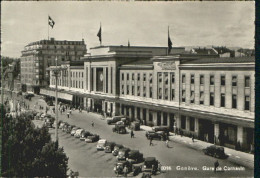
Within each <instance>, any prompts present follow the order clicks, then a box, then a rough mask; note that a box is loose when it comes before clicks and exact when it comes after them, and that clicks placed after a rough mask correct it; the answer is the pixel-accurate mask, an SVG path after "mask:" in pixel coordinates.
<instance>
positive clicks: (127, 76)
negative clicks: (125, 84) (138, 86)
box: [126, 73, 129, 81]
mask: <svg viewBox="0 0 260 178" xmlns="http://www.w3.org/2000/svg"><path fill="white" fill-rule="evenodd" d="M126 80H127V81H128V80H129V73H127V74H126Z"/></svg>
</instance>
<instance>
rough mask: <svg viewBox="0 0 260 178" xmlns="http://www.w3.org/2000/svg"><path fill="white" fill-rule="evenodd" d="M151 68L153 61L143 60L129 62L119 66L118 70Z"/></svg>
mask: <svg viewBox="0 0 260 178" xmlns="http://www.w3.org/2000/svg"><path fill="white" fill-rule="evenodd" d="M151 67H153V61H152V60H151V59H143V60H137V61H131V62H128V63H126V64H123V65H121V66H120V67H119V68H121V69H128V68H151Z"/></svg>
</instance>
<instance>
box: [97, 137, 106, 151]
mask: <svg viewBox="0 0 260 178" xmlns="http://www.w3.org/2000/svg"><path fill="white" fill-rule="evenodd" d="M106 143H107V140H106V139H101V140H99V141H98V143H97V150H104V149H105V146H106Z"/></svg>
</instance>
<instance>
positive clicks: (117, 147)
mask: <svg viewBox="0 0 260 178" xmlns="http://www.w3.org/2000/svg"><path fill="white" fill-rule="evenodd" d="M122 148H124V146H123V145H120V144H116V145H115V147H114V150H113V151H112V154H113V155H114V156H117V154H118V151H119V150H120V149H122Z"/></svg>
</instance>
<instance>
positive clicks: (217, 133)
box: [214, 123, 219, 144]
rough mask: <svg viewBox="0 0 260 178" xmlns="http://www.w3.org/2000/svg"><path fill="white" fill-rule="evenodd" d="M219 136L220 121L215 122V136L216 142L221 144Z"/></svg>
mask: <svg viewBox="0 0 260 178" xmlns="http://www.w3.org/2000/svg"><path fill="white" fill-rule="evenodd" d="M218 136H219V123H215V124H214V137H215V141H214V143H215V144H219V139H218Z"/></svg>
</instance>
